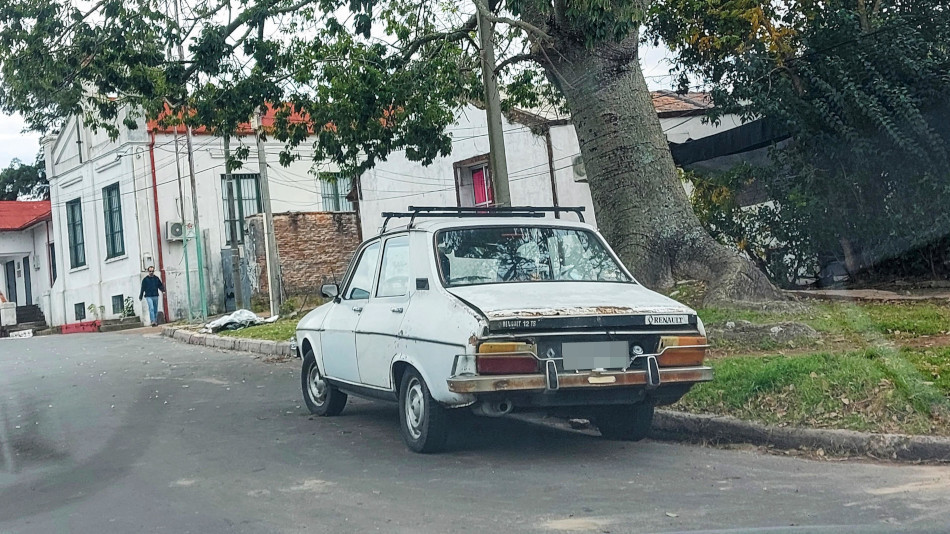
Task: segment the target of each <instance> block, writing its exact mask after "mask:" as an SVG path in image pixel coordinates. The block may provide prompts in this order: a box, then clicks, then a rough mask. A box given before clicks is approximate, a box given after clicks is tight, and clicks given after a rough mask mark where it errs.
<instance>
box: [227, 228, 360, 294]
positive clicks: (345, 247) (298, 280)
mask: <svg viewBox="0 0 950 534" xmlns="http://www.w3.org/2000/svg"><path fill="white" fill-rule="evenodd" d="M247 222H248V235H247V240H246V243H245V245H246V254H247V255H248V262H249V263H253V262H255V261H256V264H257V269H256V270H257V273H256V274H255V276H252V277H251V278H252V282H254V281H256V286H257V287H256V288H254V289H253V290H254V291H259V292H260V293H267V265H266V262H265V256H264V233H263V215H260V214H258V215H253V216H251V217H248V219H247ZM274 233H275V234H276V236H277V254H278V256H280V269H281V273H282V275H283V285H284V292H285V293H286V294H288V295H305V294H313V295H318V294H319V292H320V286H321V285H322V284H323V283H324V281H325V280H333V278H334V276H335V277H336V278H337V279H340V278H342V277H343V274H344V273H345V272H346V268H347V266H348V265H349V262H350V257H351V256H352V255H353V252H354V251H355V250H356V248H357V247H358V246H359V244H360V237H359V235H360V233H359V218H358V217H357V215H356V213H350V212H346V213H328V212H303V213H275V214H274Z"/></svg>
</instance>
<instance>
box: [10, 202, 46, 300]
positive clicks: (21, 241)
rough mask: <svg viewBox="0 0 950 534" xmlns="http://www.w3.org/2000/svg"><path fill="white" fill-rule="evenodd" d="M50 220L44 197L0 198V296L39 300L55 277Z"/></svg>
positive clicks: (12, 298) (13, 298) (11, 298)
mask: <svg viewBox="0 0 950 534" xmlns="http://www.w3.org/2000/svg"><path fill="white" fill-rule="evenodd" d="M51 220H52V219H51V217H50V203H49V202H48V201H33V202H24V201H0V294H2V295H3V299H0V300H6V301H8V302H11V303H16V305H17V306H18V307H20V308H22V307H25V306H31V305H34V304H40V303H42V300H43V298H42V297H43V295H44V294H47V293H48V292H49V288H50V285H51V284H52V279H53V278H55V277H56V274H55V271H51V266H52V263H51V262H50V254H51V253H53V248H54V247H53V244H52V243H53V242H52V238H51ZM44 311H45V310H44Z"/></svg>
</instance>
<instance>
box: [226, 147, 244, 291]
mask: <svg viewBox="0 0 950 534" xmlns="http://www.w3.org/2000/svg"><path fill="white" fill-rule="evenodd" d="M224 178H225V180H224V182H225V183H226V184H227V188H228V219H230V220H231V222H230V231H231V280H232V282H233V283H232V284H231V285H233V286H234V308H235V309H238V310H239V309H241V308H244V307H245V306H244V288H243V287H241V286H242V284H241V251H240V249H239V248H238V235H239V234H238V226H237V214H238V210H237V206H235V205H234V176H233V175H232V174H231V136H230V135H225V136H224Z"/></svg>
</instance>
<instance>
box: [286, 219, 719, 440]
mask: <svg viewBox="0 0 950 534" xmlns="http://www.w3.org/2000/svg"><path fill="white" fill-rule="evenodd" d="M564 211H574V212H576V213H577V214H578V216H579V218H581V220H583V214H582V208H496V209H481V208H478V209H475V208H468V209H466V208H410V211H409V212H407V213H387V214H384V216H386V217H387V219H386V221H387V223H388V222H389V221H390V219H393V218H397V219H398V218H400V217H406V218H409V224H407V225H403V226H401V227H398V228H390V229H387V228H386V226H387V224H384V225H383V231H382V233H381V234H380V235H378V236H376V237H374V238H372V239H369V240H367V241H366V242H364V243H363V244H362V245H360V247H359V249H358V250H357V251H356V253H355V254H354V256H353V260H352V262H351V263H350V267H349V270H348V271H347V273H346V276H345V278H344V279H343V283H342V285H339V286H338V285H335V284H332V285H325V286H323V288H322V293H323V295H324V296H325V297H326V298H328V299H332V301H330V302H328V303H326V304H324V305H323V306H320V307H319V308H317V309H315V310H313V311H312V312H310V313H309V314H307V315H306V316H305V317H304V318H303V319H302V320H301V321H300V323H299V324H298V325H297V341H298V344H299V347H300V352H301V354H302V356H303V371H302V373H301V382H302V387H303V397H304V401H305V402H306V404H307V407H308V408H309V409H310V411H311V412H312V413H314V414H317V415H322V416H334V415H338V414H339V413H340V412H342V411H343V408H344V406H345V405H346V400H347V395H357V396H361V397H369V398H374V399H385V400H389V401H394V402H398V403H399V419H400V428H401V433H402V437H403V439H404V440H405V442H406V445H407V446H408V447H409V448H410V449H411V450H413V451H416V452H435V451H439V450H441V449H443V448H444V446H445V443H446V437H447V435H448V433H449V431H450V427H451V426H452V425H453V424H458V423H457V418H455V417H453V414H454V413H456V411H457V410H463V409H464V410H471V411H472V412H474V413H475V414H478V415H483V416H502V415H505V414H507V413H509V412H511V411H513V410H514V411H528V410H543V411H547V412H550V413H553V414H556V415H563V416H569V417H582V418H587V419H590V420H591V422H592V423H593V424H594V425H596V426H597V427H598V429H599V430H600V432H601V434H602V435H604V436H605V437H607V438H614V439H627V440H639V439H642V438H643V437H645V436H646V434H647V433H648V431H649V429H650V425H651V423H652V420H653V410H654V407H655V406H658V405H664V404H670V403H673V402H676V401H677V400H678V399H679V398H680V397H682V396H683V395H684V394H685V393H686V392H687V391H688V390H689V389H690V387H691V386H692V385H693V384H695V383H698V382H703V381H708V380H712V369H710V368H709V367H705V366H704V365H703V358H704V355H705V352H706V348H707V344H706V334H705V331H704V329H703V324H702V322H701V321H700V320H699V319H698V318H697V316H696V312H695V311H693V310H692V309H690V308H688V307H686V306H683V305H682V304H679V303H678V302H676V301H674V300H672V299H670V298H667V297H665V296H663V295H660V294H658V293H655V292H653V291H650V290H649V289H647V288H645V287H643V286H642V285H640V284H638V283H637V282H636V280H635V279H634V277H633V276H632V275H631V274H630V273H629V272H628V271H627V269H626V268H624V266H623V265H622V264H621V263H620V260H619V259H618V258H617V256H616V254H614V253H613V251H611V249H610V247H608V246H607V244H606V243H605V242H604V240H603V239H602V237H601V236H600V235H599V234H598V233H597V232H596V231H595V230H594V229H593V228H592V227H591V226H589V225H587V224H584V223H583V222H572V221H566V220H563V219H554V218H550V217H546V215H549V214H550V213H552V212H554V213H559V212H564ZM417 219H419V220H417Z"/></svg>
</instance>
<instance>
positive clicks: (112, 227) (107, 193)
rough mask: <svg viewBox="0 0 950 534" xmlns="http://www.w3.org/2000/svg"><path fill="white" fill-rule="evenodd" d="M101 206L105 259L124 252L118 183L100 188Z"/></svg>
mask: <svg viewBox="0 0 950 534" xmlns="http://www.w3.org/2000/svg"><path fill="white" fill-rule="evenodd" d="M102 206H103V208H104V210H105V213H104V218H105V221H106V259H109V258H115V257H117V256H121V255H123V254H125V238H124V236H123V233H122V199H121V196H120V195H119V184H117V183H115V184H112V185H110V186H108V187H104V188H103V189H102Z"/></svg>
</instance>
